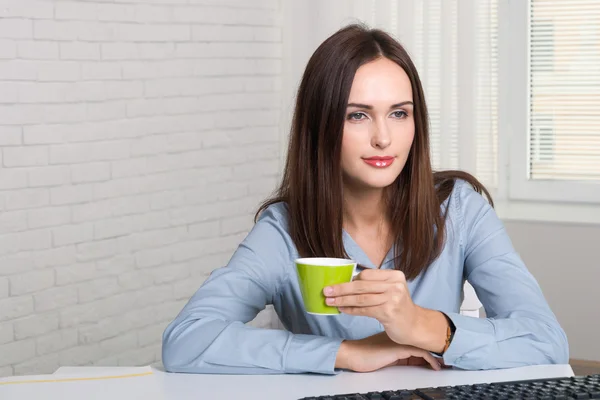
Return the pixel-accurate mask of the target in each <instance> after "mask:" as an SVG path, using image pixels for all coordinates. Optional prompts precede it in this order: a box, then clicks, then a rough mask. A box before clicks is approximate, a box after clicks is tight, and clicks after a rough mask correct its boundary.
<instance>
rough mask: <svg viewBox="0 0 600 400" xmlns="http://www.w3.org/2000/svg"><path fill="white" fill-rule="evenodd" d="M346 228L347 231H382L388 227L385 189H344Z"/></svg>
mask: <svg viewBox="0 0 600 400" xmlns="http://www.w3.org/2000/svg"><path fill="white" fill-rule="evenodd" d="M343 212H344V227H345V228H346V230H350V231H357V230H365V229H367V230H370V229H378V230H379V229H382V228H383V227H384V226H385V225H386V222H387V221H386V214H387V210H386V204H385V201H384V191H383V189H375V190H364V189H361V190H352V188H348V187H345V188H344V210H343Z"/></svg>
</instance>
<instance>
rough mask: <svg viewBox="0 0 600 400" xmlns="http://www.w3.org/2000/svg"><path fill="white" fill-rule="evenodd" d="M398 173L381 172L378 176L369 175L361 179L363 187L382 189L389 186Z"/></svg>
mask: <svg viewBox="0 0 600 400" xmlns="http://www.w3.org/2000/svg"><path fill="white" fill-rule="evenodd" d="M398 175H399V174H381V175H380V176H369V177H365V178H364V179H361V180H360V182H361V185H362V186H363V187H367V188H371V189H383V188H386V187H388V186H390V185H391V184H392V183H394V181H395V180H396V179H397V178H398Z"/></svg>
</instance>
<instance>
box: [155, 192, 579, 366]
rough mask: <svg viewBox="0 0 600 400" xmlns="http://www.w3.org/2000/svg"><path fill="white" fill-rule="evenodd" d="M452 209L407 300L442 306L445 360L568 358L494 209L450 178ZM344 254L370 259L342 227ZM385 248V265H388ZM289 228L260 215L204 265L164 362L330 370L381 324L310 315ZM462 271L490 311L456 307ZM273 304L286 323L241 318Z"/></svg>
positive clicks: (274, 216)
mask: <svg viewBox="0 0 600 400" xmlns="http://www.w3.org/2000/svg"><path fill="white" fill-rule="evenodd" d="M446 207H447V208H448V220H447V234H446V243H445V246H444V249H443V251H442V253H441V255H440V256H439V257H438V258H437V259H436V260H435V261H434V262H433V263H432V264H431V265H430V267H429V268H428V269H427V271H426V272H424V273H422V274H421V275H419V276H418V277H417V278H416V279H414V280H412V281H409V282H408V287H409V290H410V293H411V297H412V299H413V301H414V303H415V304H417V305H420V306H422V307H426V308H429V309H434V310H440V311H443V312H444V313H446V314H447V315H448V316H449V317H450V318H451V319H452V321H453V322H454V324H455V325H456V333H455V335H454V339H453V341H452V344H451V345H450V347H449V348H448V350H447V351H446V352H445V353H444V355H443V360H444V362H445V364H447V365H450V366H455V367H458V368H462V369H492V368H508V367H517V366H523V365H530V364H552V363H561V364H566V363H568V358H569V356H568V344H567V337H566V335H565V333H564V331H563V329H562V328H561V327H560V325H559V323H558V322H557V320H556V317H555V316H554V314H553V313H552V311H551V310H550V308H549V306H548V304H547V302H546V300H545V299H544V296H543V294H542V291H541V289H540V287H539V285H538V283H537V282H536V280H535V279H534V278H533V276H532V275H531V274H530V273H529V271H528V270H527V269H526V267H525V265H524V264H523V262H522V261H521V259H520V257H519V255H518V254H517V253H516V252H515V250H514V248H513V246H512V243H511V241H510V239H509V237H508V235H507V233H506V231H505V229H504V227H503V225H502V223H501V221H500V220H499V219H498V217H497V216H496V213H495V212H494V210H493V209H492V208H491V206H490V205H489V204H488V203H487V201H485V199H484V198H483V197H482V196H481V195H480V194H478V193H477V192H475V191H474V190H473V189H472V187H471V186H470V185H469V184H468V183H466V182H464V181H457V183H456V185H455V187H454V190H453V191H452V193H451V195H450V196H449V198H448V199H447V200H446V201H445V202H444V204H443V205H442V208H443V209H444V208H446ZM343 240H344V247H345V249H346V252H347V254H348V255H349V257H351V258H352V259H354V260H356V261H357V262H358V263H359V264H362V265H363V266H365V267H366V268H375V266H374V265H373V264H372V262H371V261H370V260H369V259H368V257H367V256H366V254H365V253H364V252H363V251H362V250H361V248H360V247H359V246H358V245H357V244H356V243H355V242H354V241H353V240H352V238H351V237H350V236H349V235H348V234H347V233H346V232H344V233H343ZM392 256H393V249H392V250H390V252H389V253H388V255H387V257H386V258H385V260H384V263H383V265H382V266H381V268H386V269H391V268H393V260H392ZM296 258H298V253H297V250H296V247H295V246H294V243H293V242H292V239H291V237H290V235H289V233H288V223H287V208H286V206H285V204H283V203H278V204H274V205H272V206H270V207H269V208H268V209H267V210H266V211H265V212H263V213H262V215H261V217H260V219H259V220H258V222H257V223H256V224H255V226H254V227H253V229H252V230H251V232H250V233H249V234H248V236H247V237H246V238H245V239H244V241H243V242H242V243H241V244H240V245H239V247H238V249H237V250H236V251H235V253H234V254H233V256H232V258H231V260H230V261H229V263H228V264H227V265H226V266H224V267H221V268H217V269H216V270H214V271H213V272H212V274H211V275H210V277H209V278H208V279H207V281H206V282H205V283H204V284H203V285H202V286H201V287H200V288H199V289H198V291H197V292H196V293H195V294H194V295H193V296H192V297H191V299H190V300H189V302H188V303H187V304H186V305H185V307H184V308H183V310H182V311H181V312H180V313H179V315H178V316H177V317H176V318H175V320H174V321H172V322H171V323H170V324H169V326H168V327H167V328H166V330H165V332H164V335H163V350H162V351H163V364H164V366H165V368H166V369H167V370H168V371H171V372H189V373H218V374H273V373H304V372H312V373H321V374H334V373H336V372H337V371H336V370H335V369H334V364H335V359H336V354H337V351H338V349H339V346H340V343H341V342H342V340H343V339H361V338H364V337H367V336H371V335H374V334H376V333H379V332H381V331H383V327H382V325H381V324H380V323H379V322H378V321H377V320H375V319H373V318H370V317H361V316H350V315H347V314H341V315H338V316H318V315H312V314H307V313H306V312H305V310H304V306H303V302H302V297H301V294H300V289H299V286H298V281H297V278H296V272H295V269H294V268H295V267H294V259H296ZM465 279H466V280H468V281H469V282H470V283H471V284H472V285H473V287H474V288H475V291H476V292H477V296H478V297H479V299H480V301H481V302H482V304H483V306H484V308H485V311H486V315H487V318H474V317H468V316H464V315H461V314H459V307H460V305H461V303H462V297H463V294H462V287H463V283H464V280H465ZM268 304H273V306H274V308H275V310H276V312H277V314H278V316H279V318H280V319H281V321H282V323H283V325H284V326H285V328H286V330H278V329H259V328H254V327H250V326H248V325H245V323H246V322H248V321H251V320H252V319H253V318H254V317H255V316H256V314H257V313H258V312H259V311H261V310H263V309H264V308H265V306H266V305H268Z"/></svg>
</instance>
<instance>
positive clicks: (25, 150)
mask: <svg viewBox="0 0 600 400" xmlns="http://www.w3.org/2000/svg"><path fill="white" fill-rule="evenodd" d="M2 156H3V162H4V166H5V167H27V166H38V165H46V164H48V148H47V147H45V146H39V147H38V146H28V147H6V148H4V149H2Z"/></svg>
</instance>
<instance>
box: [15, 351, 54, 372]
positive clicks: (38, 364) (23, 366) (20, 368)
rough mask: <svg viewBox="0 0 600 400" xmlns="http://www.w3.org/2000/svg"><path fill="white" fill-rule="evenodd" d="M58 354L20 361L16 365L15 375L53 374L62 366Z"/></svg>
mask: <svg viewBox="0 0 600 400" xmlns="http://www.w3.org/2000/svg"><path fill="white" fill-rule="evenodd" d="M60 366H61V364H60V358H59V355H58V354H48V355H45V356H42V357H36V358H34V359H33V360H29V361H25V362H22V363H18V364H16V365H15V366H14V370H15V375H43V374H51V373H53V372H54V371H56V370H57V369H58V367H60Z"/></svg>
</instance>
